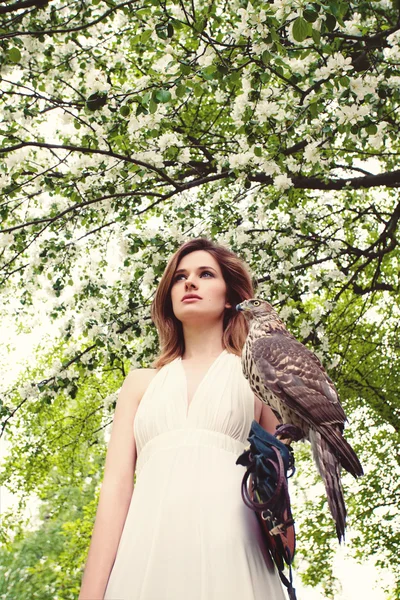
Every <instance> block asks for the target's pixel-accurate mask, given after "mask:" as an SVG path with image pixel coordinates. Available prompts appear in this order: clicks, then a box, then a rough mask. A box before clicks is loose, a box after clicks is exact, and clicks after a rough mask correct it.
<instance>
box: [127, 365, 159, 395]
mask: <svg viewBox="0 0 400 600" xmlns="http://www.w3.org/2000/svg"><path fill="white" fill-rule="evenodd" d="M157 372H158V369H133V370H132V371H130V372H129V373H128V375H127V376H126V379H125V381H124V387H125V388H126V389H127V390H129V391H132V392H134V394H135V396H136V397H137V398H141V397H142V396H143V394H144V393H145V391H146V389H147V386H148V385H149V383H150V382H151V380H152V379H153V377H154V376H155V375H156V373H157Z"/></svg>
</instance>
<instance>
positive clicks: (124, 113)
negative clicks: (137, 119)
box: [119, 104, 131, 117]
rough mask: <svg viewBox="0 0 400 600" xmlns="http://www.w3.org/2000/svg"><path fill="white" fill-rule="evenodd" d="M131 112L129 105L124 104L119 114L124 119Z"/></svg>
mask: <svg viewBox="0 0 400 600" xmlns="http://www.w3.org/2000/svg"><path fill="white" fill-rule="evenodd" d="M130 112H131V109H130V108H129V106H128V105H127V104H124V106H121V108H120V109H119V114H120V115H122V116H123V117H127V116H128V115H129V113H130Z"/></svg>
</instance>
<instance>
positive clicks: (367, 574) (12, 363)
mask: <svg viewBox="0 0 400 600" xmlns="http://www.w3.org/2000/svg"><path fill="white" fill-rule="evenodd" d="M38 320H39V321H40V320H41V319H38ZM45 325H47V326H45ZM53 327H54V326H53ZM51 330H52V327H51V324H49V323H48V322H47V323H46V321H45V320H43V321H42V323H38V326H37V327H36V328H35V329H34V330H33V331H32V333H30V334H20V335H18V336H17V335H16V333H15V324H14V323H12V322H9V323H8V324H7V325H6V327H3V326H2V333H3V332H4V333H3V336H2V337H3V340H2V341H3V344H2V345H1V347H0V367H1V368H2V370H3V373H7V379H8V381H9V382H12V381H13V380H14V379H15V377H17V375H18V373H19V372H20V370H22V369H23V368H24V365H26V363H27V362H28V361H30V360H31V359H32V355H33V349H34V347H35V346H36V345H37V344H38V343H39V342H40V340H42V339H43V337H44V336H45V335H46V334H49V333H51ZM8 342H9V343H10V344H11V349H10V350H11V351H9V352H7V350H6V349H7V343H8ZM3 383H4V382H3ZM6 453H7V441H4V440H0V462H1V458H2V457H3V456H4V455H5V454H6ZM15 500H16V499H15V498H14V497H13V495H12V494H10V493H9V492H8V490H7V489H5V488H4V487H2V488H0V507H1V511H5V510H6V509H7V508H8V507H10V506H13V505H14V504H15V503H16V502H15ZM37 506H38V501H37V499H36V498H34V497H32V500H31V502H30V503H29V505H28V508H27V516H28V515H29V514H30V515H32V517H33V522H34V515H35V513H36V509H37ZM334 568H335V574H336V576H337V577H338V578H339V580H340V581H341V584H342V593H341V594H340V595H339V596H337V597H336V598H335V600H355V599H356V598H362V599H363V600H385V598H386V596H385V593H384V592H383V589H382V585H381V584H380V583H379V581H380V580H379V575H378V572H377V570H376V569H375V567H374V562H373V560H372V559H371V560H366V561H364V563H363V564H362V565H359V564H358V563H356V562H355V561H354V560H353V559H352V558H350V557H349V556H348V555H347V553H346V549H345V548H340V549H339V551H338V552H337V554H336V558H335V563H334ZM391 580H392V576H391V574H390V573H389V572H387V573H386V574H385V581H391ZM295 587H296V591H297V596H298V600H325V596H324V595H323V594H322V593H321V591H319V590H317V589H314V588H309V587H307V588H306V587H304V586H302V585H301V584H300V582H299V581H297V580H296V582H295Z"/></svg>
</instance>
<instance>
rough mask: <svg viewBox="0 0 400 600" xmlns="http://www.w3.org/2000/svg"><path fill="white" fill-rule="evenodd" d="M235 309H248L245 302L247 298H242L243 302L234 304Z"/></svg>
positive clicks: (241, 310)
mask: <svg viewBox="0 0 400 600" xmlns="http://www.w3.org/2000/svg"><path fill="white" fill-rule="evenodd" d="M236 310H238V311H240V312H243V311H245V310H249V306H248V304H247V300H244V302H241V303H240V304H236Z"/></svg>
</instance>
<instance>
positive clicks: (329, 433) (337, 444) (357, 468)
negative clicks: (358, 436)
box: [323, 426, 364, 477]
mask: <svg viewBox="0 0 400 600" xmlns="http://www.w3.org/2000/svg"><path fill="white" fill-rule="evenodd" d="M323 437H324V438H325V439H326V440H327V441H328V442H329V444H330V445H331V447H332V449H334V450H335V451H336V454H337V457H338V459H339V461H340V464H341V465H342V467H343V468H344V469H345V470H346V471H348V473H351V475H353V477H361V475H364V471H363V468H362V466H361V463H360V461H359V460H358V456H357V454H356V453H355V452H354V450H353V448H352V447H351V446H350V444H349V442H347V441H346V440H345V439H344V437H343V436H342V434H341V432H340V430H339V428H335V427H332V426H330V427H324V431H323Z"/></svg>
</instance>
